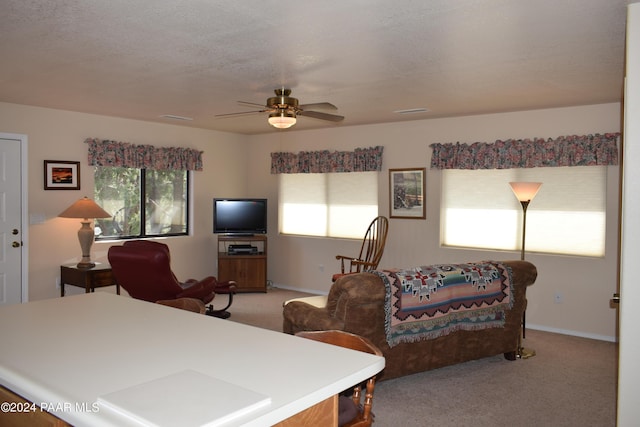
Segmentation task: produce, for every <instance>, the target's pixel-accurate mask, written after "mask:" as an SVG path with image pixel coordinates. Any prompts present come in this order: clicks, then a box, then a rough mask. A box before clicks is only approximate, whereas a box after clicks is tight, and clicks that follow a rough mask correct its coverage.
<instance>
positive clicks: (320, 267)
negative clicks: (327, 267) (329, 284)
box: [318, 264, 324, 272]
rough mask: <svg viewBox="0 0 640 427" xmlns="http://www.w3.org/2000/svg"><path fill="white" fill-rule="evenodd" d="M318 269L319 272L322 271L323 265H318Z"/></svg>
mask: <svg viewBox="0 0 640 427" xmlns="http://www.w3.org/2000/svg"><path fill="white" fill-rule="evenodd" d="M318 270H320V272H324V265H322V264H320V265H318Z"/></svg>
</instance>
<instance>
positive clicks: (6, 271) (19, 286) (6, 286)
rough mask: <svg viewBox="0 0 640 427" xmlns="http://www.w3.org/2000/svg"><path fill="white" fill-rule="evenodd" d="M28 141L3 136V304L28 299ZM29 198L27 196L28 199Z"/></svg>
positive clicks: (0, 247)
mask: <svg viewBox="0 0 640 427" xmlns="http://www.w3.org/2000/svg"><path fill="white" fill-rule="evenodd" d="M23 144H26V140H25V139H23V138H21V137H20V136H17V137H16V138H15V139H14V138H12V137H11V136H10V135H8V134H0V243H1V245H0V305H6V304H16V303H20V302H23V301H24V300H26V298H23V297H26V292H24V290H23V279H24V278H23V268H24V266H25V262H24V259H25V258H26V257H24V256H23V254H24V253H25V251H24V244H25V240H26V236H25V235H24V233H23V230H24V229H25V228H26V224H23V217H24V213H23V200H22V194H23V190H24V189H23V178H22V177H23V175H22V173H23V171H22V164H23V159H22V156H23V153H26V150H25V149H24V147H23ZM24 193H25V194H26V191H24ZM25 197H26V196H25Z"/></svg>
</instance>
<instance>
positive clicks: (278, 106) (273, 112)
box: [216, 88, 344, 129]
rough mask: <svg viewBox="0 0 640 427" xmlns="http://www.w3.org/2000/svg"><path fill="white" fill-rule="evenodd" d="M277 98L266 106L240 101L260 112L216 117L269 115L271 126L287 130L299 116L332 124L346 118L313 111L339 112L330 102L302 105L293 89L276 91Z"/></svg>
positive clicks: (274, 97) (270, 99)
mask: <svg viewBox="0 0 640 427" xmlns="http://www.w3.org/2000/svg"><path fill="white" fill-rule="evenodd" d="M274 92H275V94H276V96H272V97H270V98H268V99H267V103H266V105H261V104H255V103H253V102H245V101H238V104H241V105H247V106H250V107H260V110H254V111H246V112H240V113H229V114H218V115H216V117H229V116H238V115H244V114H254V113H269V124H270V125H271V126H273V127H276V128H278V129H287V128H290V127H291V126H293V125H295V124H296V117H297V116H306V117H312V118H314V119H320V120H328V121H330V122H340V121H342V120H344V116H339V115H336V114H329V113H323V112H320V111H313V110H312V109H316V108H317V109H325V110H337V109H338V108H337V107H336V106H335V105H333V104H331V103H329V102H318V103H314V104H303V105H300V104H299V103H298V100H297V99H296V98H293V97H291V96H289V95H291V89H284V88H283V89H276V90H274Z"/></svg>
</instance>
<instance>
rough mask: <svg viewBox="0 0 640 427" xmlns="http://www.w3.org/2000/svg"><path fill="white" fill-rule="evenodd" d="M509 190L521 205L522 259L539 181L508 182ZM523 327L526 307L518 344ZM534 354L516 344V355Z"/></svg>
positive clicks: (529, 355)
mask: <svg viewBox="0 0 640 427" xmlns="http://www.w3.org/2000/svg"><path fill="white" fill-rule="evenodd" d="M509 185H510V186H511V190H513V194H515V195H516V198H517V199H518V201H519V202H520V205H522V247H521V251H520V259H521V260H524V248H525V237H526V235H527V234H526V233H527V208H528V207H529V203H531V200H533V198H534V197H536V194H538V190H540V186H541V185H542V183H541V182H510V183H509ZM525 329H526V309H525V312H524V313H523V314H522V335H521V337H520V344H522V340H523V339H524V337H525ZM535 355H536V352H535V350H531V349H527V348H524V347H522V345H519V346H518V357H519V358H521V359H528V358H530V357H533V356H535Z"/></svg>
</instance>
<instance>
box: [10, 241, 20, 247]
mask: <svg viewBox="0 0 640 427" xmlns="http://www.w3.org/2000/svg"><path fill="white" fill-rule="evenodd" d="M11 246H13V247H14V248H19V247H20V242H13V243H12V244H11Z"/></svg>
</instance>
